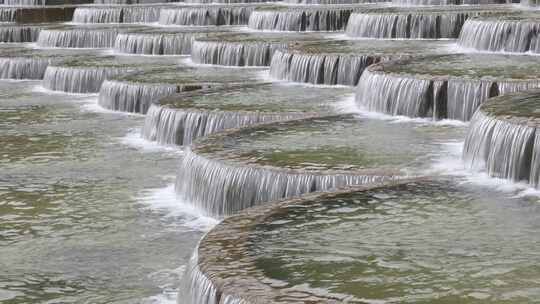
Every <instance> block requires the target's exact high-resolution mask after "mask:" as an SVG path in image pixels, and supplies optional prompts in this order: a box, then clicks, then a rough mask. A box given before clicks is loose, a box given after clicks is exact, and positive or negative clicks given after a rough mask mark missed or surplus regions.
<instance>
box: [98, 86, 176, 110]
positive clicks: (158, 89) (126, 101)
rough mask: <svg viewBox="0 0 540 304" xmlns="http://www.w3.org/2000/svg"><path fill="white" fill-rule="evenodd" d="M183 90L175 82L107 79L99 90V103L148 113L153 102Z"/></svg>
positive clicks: (110, 108) (108, 107) (105, 106)
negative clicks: (133, 81) (154, 82)
mask: <svg viewBox="0 0 540 304" xmlns="http://www.w3.org/2000/svg"><path fill="white" fill-rule="evenodd" d="M182 90H183V88H182V87H180V86H179V85H174V84H144V83H130V82H124V81H115V80H107V81H105V82H104V83H103V85H102V86H101V89H100V90H99V99H98V102H99V104H100V105H101V106H102V107H103V108H105V109H109V110H114V111H122V112H131V113H141V114H146V112H147V111H148V108H149V107H150V105H151V103H152V102H154V101H158V100H159V99H160V98H163V97H167V96H170V95H172V94H174V93H177V92H181V91H182Z"/></svg>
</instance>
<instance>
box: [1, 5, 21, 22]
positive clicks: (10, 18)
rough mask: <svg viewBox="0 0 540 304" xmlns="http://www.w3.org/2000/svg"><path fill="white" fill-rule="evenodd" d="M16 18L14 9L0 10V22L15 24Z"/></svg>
mask: <svg viewBox="0 0 540 304" xmlns="http://www.w3.org/2000/svg"><path fill="white" fill-rule="evenodd" d="M16 16H17V9H16V8H11V7H10V8H5V7H1V8H0V22H15V17H16Z"/></svg>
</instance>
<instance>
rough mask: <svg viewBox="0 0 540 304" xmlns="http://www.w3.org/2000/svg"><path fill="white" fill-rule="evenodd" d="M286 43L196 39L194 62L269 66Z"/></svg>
mask: <svg viewBox="0 0 540 304" xmlns="http://www.w3.org/2000/svg"><path fill="white" fill-rule="evenodd" d="M285 47H286V44H280V43H271V42H270V43H266V42H263V41H261V42H246V43H242V42H238V43H237V42H221V41H206V40H195V41H194V42H193V46H192V49H191V58H192V60H193V62H196V63H201V64H215V65H226V66H268V65H270V61H271V60H272V56H273V54H274V52H275V51H276V50H278V49H283V48H285Z"/></svg>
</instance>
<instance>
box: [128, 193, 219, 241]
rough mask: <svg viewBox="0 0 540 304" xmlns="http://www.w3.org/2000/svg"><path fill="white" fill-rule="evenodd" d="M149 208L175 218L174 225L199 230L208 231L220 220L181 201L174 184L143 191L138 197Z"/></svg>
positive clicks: (166, 216)
mask: <svg viewBox="0 0 540 304" xmlns="http://www.w3.org/2000/svg"><path fill="white" fill-rule="evenodd" d="M137 199H138V200H139V201H140V202H141V203H143V204H145V205H147V208H148V209H151V210H153V211H156V212H160V213H162V214H163V216H164V217H165V218H169V219H171V218H173V219H174V221H172V225H173V226H180V227H184V228H188V229H192V230H197V231H208V230H210V229H211V228H212V227H214V226H215V225H216V224H217V223H218V222H219V221H218V220H217V219H215V218H212V217H208V216H205V215H204V214H203V213H202V212H201V211H200V210H198V209H196V208H195V207H193V206H192V205H189V204H186V203H185V202H183V201H181V200H180V199H179V198H178V196H177V195H176V192H175V190H174V184H170V185H168V186H167V187H165V188H158V189H148V190H144V191H142V192H141V193H140V194H139V196H138V198H137Z"/></svg>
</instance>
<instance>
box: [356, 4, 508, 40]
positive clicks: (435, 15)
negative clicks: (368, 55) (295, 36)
mask: <svg viewBox="0 0 540 304" xmlns="http://www.w3.org/2000/svg"><path fill="white" fill-rule="evenodd" d="M511 10H512V9H511V8H509V7H497V6H495V7H491V8H486V7H483V6H470V7H457V8H456V7H452V6H448V7H439V8H433V7H432V8H429V7H428V8H381V9H373V10H370V11H368V12H358V13H353V14H351V16H350V18H349V23H348V25H347V29H346V33H347V35H348V36H350V37H364V38H386V39H389V38H407V39H420V38H421V39H440V38H457V37H458V36H459V33H460V31H461V28H462V26H463V24H464V23H465V21H466V20H467V19H469V18H471V17H474V16H478V15H482V14H492V13H494V12H496V11H499V12H508V11H511Z"/></svg>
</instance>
